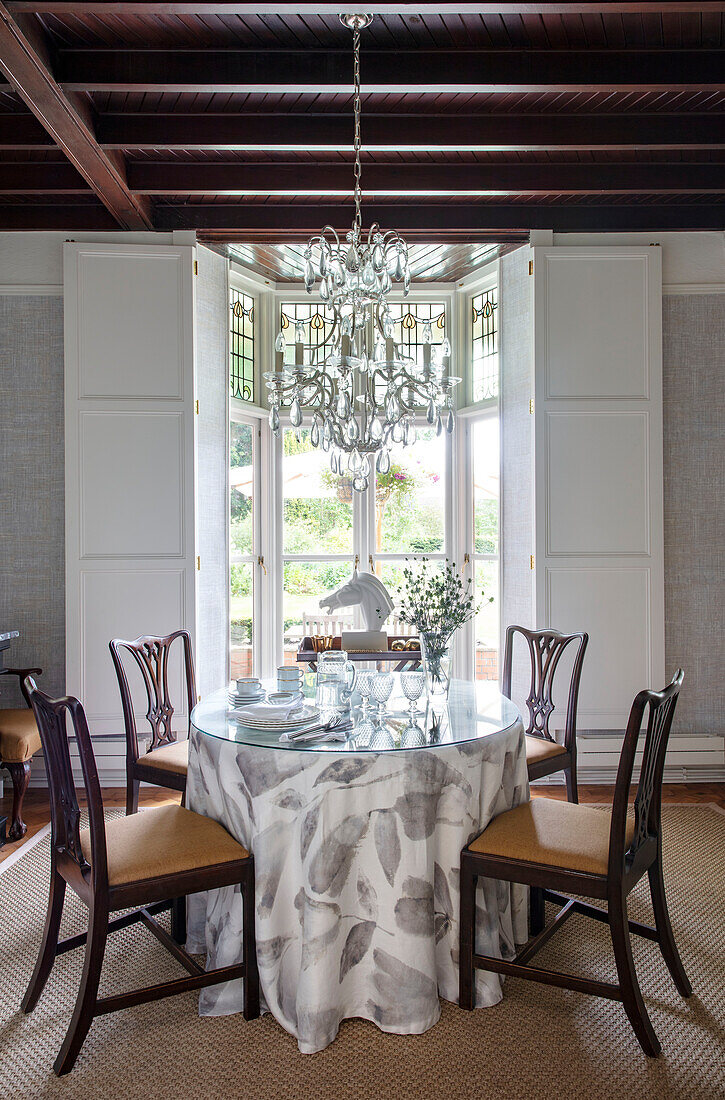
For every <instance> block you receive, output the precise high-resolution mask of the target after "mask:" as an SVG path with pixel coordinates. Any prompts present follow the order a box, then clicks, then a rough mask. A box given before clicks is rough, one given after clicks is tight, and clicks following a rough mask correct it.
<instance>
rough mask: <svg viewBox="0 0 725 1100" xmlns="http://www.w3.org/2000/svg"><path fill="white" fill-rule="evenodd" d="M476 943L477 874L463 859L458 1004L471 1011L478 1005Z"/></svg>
mask: <svg viewBox="0 0 725 1100" xmlns="http://www.w3.org/2000/svg"><path fill="white" fill-rule="evenodd" d="M475 944H476V876H475V875H474V874H473V873H472V872H471V870H470V867H469V865H468V863H467V861H466V860H465V859H462V860H461V911H460V918H459V957H458V981H459V988H458V1004H459V1005H460V1007H461V1008H465V1009H468V1010H469V1011H470V1010H471V1009H473V1008H475V1007H476V983H475V974H474V971H473V956H474V954H475Z"/></svg>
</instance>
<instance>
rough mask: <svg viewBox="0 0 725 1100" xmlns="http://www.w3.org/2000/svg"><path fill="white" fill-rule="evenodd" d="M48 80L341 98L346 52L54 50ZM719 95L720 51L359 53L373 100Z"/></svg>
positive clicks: (92, 87)
mask: <svg viewBox="0 0 725 1100" xmlns="http://www.w3.org/2000/svg"><path fill="white" fill-rule="evenodd" d="M56 71H57V75H58V80H59V81H60V83H61V84H62V85H63V86H64V87H65V88H67V89H70V90H73V91H81V92H95V91H120V92H134V91H138V90H142V91H144V92H204V93H214V92H262V93H265V92H282V93H284V94H288V95H303V94H308V95H319V94H323V95H324V94H327V95H338V94H342V93H345V92H347V91H349V89H350V84H351V81H352V63H351V57H350V51H349V50H341V49H335V50H309V49H302V50H257V49H253V50H248V49H244V50H230V49H224V50H189V49H185V50H114V51H113V52H111V53H108V52H106V51H97V50H61V51H60V53H59V56H58V64H57V70H56ZM602 89H606V90H608V91H623V92H631V91H636V92H641V91H648V90H652V91H663V90H667V91H682V90H693V91H709V90H713V91H725V51H723V50H587V51H575V50H536V51H531V50H515V49H514V50H487V49H456V50H449V49H437V50H433V49H428V50H425V49H423V50H421V49H407V50H406V49H402V50H376V49H369V50H366V51H365V90H366V92H373V93H375V92H377V93H380V94H382V95H390V94H397V95H401V94H402V95H405V94H406V93H409V92H423V93H426V94H430V95H439V94H440V93H441V92H447V93H452V94H456V93H459V92H460V93H466V94H469V95H473V94H482V93H499V94H502V93H510V92H523V93H526V94H529V95H531V94H538V93H540V92H568V91H577V92H594V91H601V90H602Z"/></svg>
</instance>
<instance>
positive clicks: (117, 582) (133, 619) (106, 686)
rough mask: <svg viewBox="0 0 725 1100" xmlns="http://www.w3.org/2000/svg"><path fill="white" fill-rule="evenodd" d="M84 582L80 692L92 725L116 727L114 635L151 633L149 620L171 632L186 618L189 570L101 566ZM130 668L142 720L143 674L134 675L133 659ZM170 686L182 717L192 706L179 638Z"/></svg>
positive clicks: (157, 629) (83, 578)
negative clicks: (186, 572)
mask: <svg viewBox="0 0 725 1100" xmlns="http://www.w3.org/2000/svg"><path fill="white" fill-rule="evenodd" d="M80 584H81V591H80V597H81V609H80V610H81V622H82V624H83V640H82V646H81V654H82V666H81V681H80V689H81V697H82V699H83V702H84V704H85V707H86V711H87V714H88V720H89V723H90V724H91V728H92V729H94V728H96V727H97V726H98V723H99V722H106V721H111V722H113V723H114V726H117V722H116V719H117V714H118V682H117V680H116V673H115V671H114V669H113V665H112V664H111V660H110V657H109V652H108V643H109V640H110V639H111V638H114V637H120V638H137V637H138V636H139V635H140V634H145V633H148V632H149V624H150V623H153V625H154V632H155V633H159V634H169V633H171V631H172V630H176V629H177V628H178V624H179V623H181V622H185V621H186V607H185V599H184V595H185V593H184V571H183V570H182V569H175V570H174V569H166V570H162V569H144V570H142V569H128V570H121V569H96V570H89V571H86V572H83V573H82V574H81V578H80ZM128 670H129V680H130V681H131V683H132V686H133V688H134V692H133V694H134V710H135V712H136V714H137V715H138V717H139V719H141V718H142V717H143V715H144V714H145V713H146V709H147V703H146V693H145V691H144V689H143V684H142V682H141V677H140V674H138V675H137V676H136V675H134V664H133V659H132V658H129V662H128ZM169 689H170V690H171V692H172V697H173V698H174V699H175V700H178V703H179V706H178V712H179V713H178V714H177V717H182V716H183V715H184V714H186V712H187V710H188V708H187V706H186V691H185V690H184V687H183V676H182V660H181V647H180V646H179V645H178V643H177V646H176V653H175V654H173V657H172V659H171V664H170V668H169ZM139 728H140V726H139ZM112 732H113V731H112Z"/></svg>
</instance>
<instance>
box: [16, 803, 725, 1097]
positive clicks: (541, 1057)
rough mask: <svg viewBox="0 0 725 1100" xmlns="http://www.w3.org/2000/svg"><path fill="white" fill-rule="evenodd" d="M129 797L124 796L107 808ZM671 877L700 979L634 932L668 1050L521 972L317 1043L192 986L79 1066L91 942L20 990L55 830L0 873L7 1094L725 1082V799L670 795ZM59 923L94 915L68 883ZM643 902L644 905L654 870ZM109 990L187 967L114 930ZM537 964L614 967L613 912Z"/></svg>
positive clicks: (662, 1087)
mask: <svg viewBox="0 0 725 1100" xmlns="http://www.w3.org/2000/svg"><path fill="white" fill-rule="evenodd" d="M111 812H118V811H111ZM664 827H665V828H664V851H665V882H666V886H667V891H668V897H669V905H670V914H671V917H672V923H673V927H674V930H675V937H676V940H677V943H678V945H679V948H680V953H681V955H682V958H683V962H684V965H685V969H686V971H687V973H688V975H689V977H690V980H691V982H692V985H693V988H694V991H695V992H694V995H693V997H692V998H690V999H689V1000H688V1001H684V1000H682V999H681V998H680V997H679V996H678V994H677V992H676V990H675V987H674V985H673V984H672V981H671V979H670V976H669V973H668V971H667V969H666V967H665V965H664V962H663V960H662V958H661V956H660V953H659V949H658V947H657V945H656V944H654V943H650V942H647V941H644V940H640V939H638V938H637V937H634V940H633V944H634V953H635V960H636V963H637V969H638V973H639V976H640V983H641V986H642V991H643V994H644V999H645V1002H646V1004H647V1007H648V1010H649V1012H650V1015H651V1018H652V1022H653V1024H654V1027H655V1030H656V1032H657V1034H658V1036H659V1038H660V1041H661V1043H662V1048H663V1053H662V1055H661V1056H660V1057H659V1058H658V1059H656V1060H650V1059H648V1058H646V1057H645V1056H644V1055H643V1054H642V1053H641V1051H640V1048H639V1046H638V1044H637V1042H636V1041H635V1038H634V1035H633V1033H632V1031H631V1029H630V1026H629V1023H628V1021H627V1019H626V1017H625V1014H624V1011H623V1009H622V1008H621V1006H620V1005H617V1004H615V1003H614V1002H609V1001H602V1000H598V999H595V998H593V997H585V996H583V995H581V994H577V993H572V992H568V991H562V990H558V989H552V988H548V987H546V986H540V985H534V984H533V983H529V982H522V981H517V980H514V979H508V981H507V985H506V994H505V997H504V1000H503V1002H502V1003H501V1004H499V1005H498V1006H497V1007H495V1008H488V1009H480V1010H478V1011H476V1012H474V1013H471V1014H469V1013H465V1012H461V1011H460V1010H459V1009H458V1008H456V1007H455V1006H454V1005H451V1004H446V1003H444V1005H443V1015H442V1018H441V1020H440V1022H439V1023H438V1024H437V1026H436V1027H434V1028H432V1029H431V1030H430V1031H428V1032H427V1033H426V1034H425V1035H421V1036H396V1035H384V1034H383V1033H381V1032H380V1031H378V1030H377V1028H375V1027H374V1026H373V1025H372V1024H370V1023H366V1022H363V1021H360V1020H352V1021H348V1022H347V1023H345V1024H343V1026H342V1028H341V1030H340V1034H339V1037H338V1038H337V1040H336V1041H335V1042H334V1043H333V1044H332V1046H330V1047H329V1048H328V1049H327V1050H325V1051H323V1052H322V1053H321V1054H316V1055H313V1056H304V1055H301V1054H299V1053H298V1051H297V1045H296V1043H295V1041H294V1039H292V1038H291V1037H290V1036H289V1035H287V1034H286V1033H285V1032H284V1031H283V1030H282V1029H281V1028H280V1027H279V1026H278V1025H277V1023H276V1022H275V1021H274V1019H272V1018H271V1017H270V1016H265V1017H262V1018H261V1019H259V1020H256V1021H254V1022H252V1023H245V1021H244V1019H243V1018H242V1016H241V1015H239V1016H225V1017H217V1018H205V1019H200V1018H199V1017H198V1015H197V1012H196V1000H197V995H196V994H188V995H184V996H180V997H175V998H170V999H168V1000H166V1001H158V1002H156V1003H155V1004H150V1005H142V1006H140V1007H137V1008H132V1009H127V1010H126V1011H123V1012H118V1013H114V1014H112V1015H109V1016H104V1017H101V1018H99V1019H97V1020H96V1021H95V1022H94V1023H93V1025H92V1026H91V1030H90V1033H89V1036H88V1038H87V1039H86V1042H85V1045H84V1047H83V1050H82V1051H81V1054H80V1057H79V1059H78V1062H77V1063H76V1067H75V1069H74V1070H73V1072H72V1073H71V1074H70V1075H69V1076H68V1077H65V1078H62V1079H60V1080H59V1079H57V1078H55V1077H54V1076H53V1073H52V1068H51V1067H52V1063H53V1060H54V1058H55V1056H56V1053H57V1051H58V1048H59V1046H60V1043H61V1040H62V1038H63V1035H64V1033H65V1030H66V1027H67V1025H68V1021H69V1019H70V1015H71V1011H72V1007H73V1003H74V1000H75V996H76V992H77V989H78V983H79V978H80V971H81V966H82V959H83V955H82V951H74V952H69V953H68V954H66V955H64V956H62V957H61V958H60V959H58V960H57V961H56V964H55V966H54V968H53V971H52V972H51V975H50V978H49V979H48V983H47V985H46V988H45V991H44V993H43V996H42V998H41V1000H40V1003H39V1005H38V1007H37V1008H36V1009H35V1011H34V1012H33V1013H32V1015H30V1016H23V1014H22V1013H21V1012H20V1011H19V1004H20V1000H21V998H22V995H23V992H24V990H25V986H26V984H27V981H28V978H29V976H30V973H31V971H32V968H33V965H34V962H35V956H36V951H37V947H38V942H39V938H40V933H41V929H42V925H43V921H44V917H45V909H46V896H47V887H48V863H49V838H48V837H47V836H45V837H44V838H43V839H41V840H40V841H39V842H38V843H37V844H35V845H33V846H31V847H28V848H26V849H25V850H24V852H23V853H22V855H21V857H20V858H19V859H18V860H16V861H15V862H13V863H12V864H11V866H9V867H8V869H7V870H6V871H4V872H2V873H0V1097H1V1098H2V1100H11V1098H12V1100H21V1098H23V1100H24V1098H26V1097H28V1098H29V1097H32V1098H35V1097H66V1098H69V1100H70V1098H72V1100H75V1098H77V1100H106V1098H108V1100H149V1098H153V1100H161V1098H166V1097H188V1098H189V1100H195V1098H196V1097H203V1098H208V1100H229V1098H236V1097H249V1098H250V1100H271V1098H275V1100H276V1098H284V1100H307V1098H310V1100H313V1098H314V1100H348V1098H350V1100H352V1098H354V1100H386V1098H388V1097H389V1098H394V1100H413V1098H415V1100H420V1098H425V1100H427V1098H431V1100H463V1098H465V1100H469V1098H470V1100H474V1098H475V1100H488V1098H494V1097H495V1098H497V1100H509V1098H510V1100H519V1098H529V1097H531V1098H539V1097H544V1096H551V1095H553V1096H556V1097H558V1098H564V1097H572V1098H573V1097H577V1098H588V1097H602V1098H606V1097H610V1098H612V1100H614V1098H619V1097H622V1098H626V1100H647V1098H651V1100H666V1098H669V1097H677V1098H682V1100H697V1098H699V1097H703V1098H705V1097H707V1098H708V1100H714V1098H716V1097H725V958H724V954H723V952H724V948H725V935H724V933H725V814H723V812H722V811H719V810H717V809H716V808H714V807H710V806H668V807H665V809H664ZM66 898H67V900H66V910H65V917H64V925H63V928H62V930H61V935H67V934H70V933H72V932H75V931H79V930H81V929H82V928H84V927H85V921H84V915H85V911H84V910H83V909H82V907H81V906H80V904H79V903H78V902H77V900H76V898H75V895H74V894H73V893H72V891H70V890H69V891H68V893H67V895H66ZM630 912H631V915H632V916H633V917H635V918H638V919H640V920H642V919H644V920H647V921H649V920H650V919H651V911H650V909H649V904H648V898H647V885H646V879H645V881H644V882H643V883H640V884H639V887H638V888H637V890H636V892H635V894H634V895H633V896H632V899H631V905H630ZM108 944H109V945H108V948H107V951H106V961H105V965H104V970H103V977H102V979H101V992H102V993H107V992H119V991H121V990H122V989H127V988H130V987H132V986H135V985H143V984H146V983H148V982H149V981H154V980H162V979H164V978H167V977H172V976H175V975H176V974H178V973H179V968H178V967H177V964H176V963H175V962H174V961H173V960H172V959H171V958H170V956H168V955H167V953H166V952H165V951H164V950H163V948H162V947H161V946H160V945H159V944H158V943H157V942H156V940H155V939H154V938H153V937H152V936H151V934H150V933H149V932H148V931H147V930H146V929H144V928H143V927H142V926H141V925H136V926H135V927H133V928H130V929H125V930H124V931H121V932H116V933H114V934H113V935H112V936H111V937H109V941H108ZM538 959H540V961H541V964H542V965H548V966H550V967H552V968H561V969H567V968H568V969H572V970H576V971H579V972H586V973H589V974H593V975H596V976H598V977H600V978H603V979H605V980H610V981H611V980H616V974H615V972H614V969H613V964H612V956H611V951H610V950H609V942H608V935H607V929H606V927H605V926H603V925H600V924H597V923H595V922H593V921H587V920H586V919H585V918H583V917H578V916H575V917H573V918H572V919H571V920H570V921H569V923H568V924H567V925H566V926H565V927H564V929H563V931H562V932H560V933H558V934H557V936H556V937H554V939H553V941H551V943H550V944H548V945H547V946H546V947H545V948H544V950H543V951H542V952H541V954H540V955H539V956H538Z"/></svg>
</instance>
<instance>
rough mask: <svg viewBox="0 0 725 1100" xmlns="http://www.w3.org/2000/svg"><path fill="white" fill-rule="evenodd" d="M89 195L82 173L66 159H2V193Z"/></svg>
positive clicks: (0, 186) (0, 166) (0, 173)
mask: <svg viewBox="0 0 725 1100" xmlns="http://www.w3.org/2000/svg"><path fill="white" fill-rule="evenodd" d="M46 194H62V195H88V194H90V189H89V187H88V184H87V183H86V181H85V180H84V179H83V176H81V175H80V173H79V172H77V171H76V169H75V168H74V167H73V165H72V164H69V163H68V162H67V161H62V162H60V163H56V162H55V161H32V162H30V163H29V164H25V163H23V162H21V161H2V162H0V195H46Z"/></svg>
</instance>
